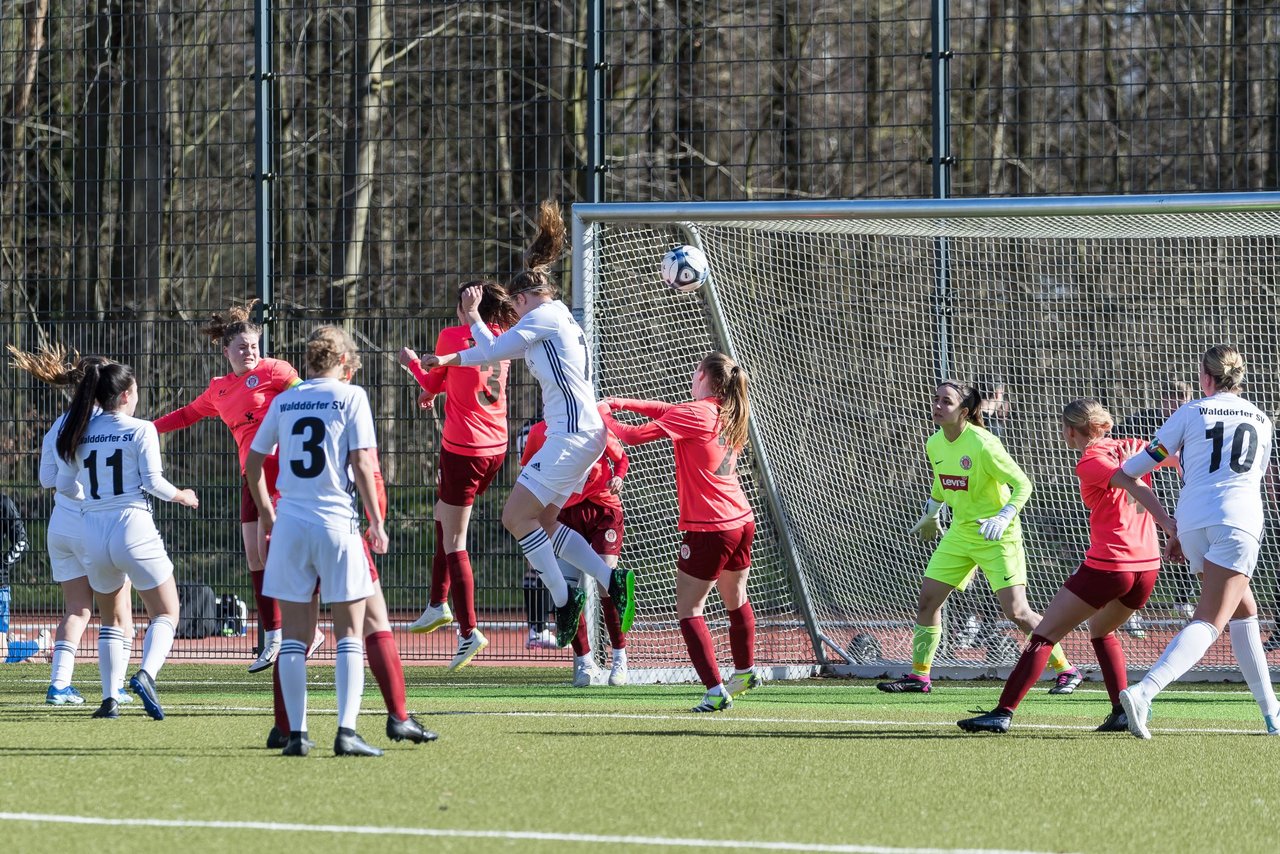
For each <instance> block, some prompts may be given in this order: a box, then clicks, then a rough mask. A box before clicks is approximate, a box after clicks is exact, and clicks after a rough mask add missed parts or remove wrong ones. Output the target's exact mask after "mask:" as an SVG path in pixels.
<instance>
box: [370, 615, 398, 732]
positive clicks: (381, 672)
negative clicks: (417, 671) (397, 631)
mask: <svg viewBox="0 0 1280 854" xmlns="http://www.w3.org/2000/svg"><path fill="white" fill-rule="evenodd" d="M364 654H365V655H366V656H368V658H369V669H370V670H371V671H373V678H374V679H375V680H377V683H378V690H380V691H381V692H382V699H383V702H385V703H386V704H387V711H388V712H389V713H390V714H391V716H392V717H393V718H395V719H396V720H398V721H402V720H404V719H405V718H407V717H409V710H408V709H406V708H405V701H404V666H403V665H401V663H400V650H398V649H396V639H395V637H394V636H393V635H392V634H391V632H374V633H373V634H371V635H369V636H368V637H367V638H365V639H364Z"/></svg>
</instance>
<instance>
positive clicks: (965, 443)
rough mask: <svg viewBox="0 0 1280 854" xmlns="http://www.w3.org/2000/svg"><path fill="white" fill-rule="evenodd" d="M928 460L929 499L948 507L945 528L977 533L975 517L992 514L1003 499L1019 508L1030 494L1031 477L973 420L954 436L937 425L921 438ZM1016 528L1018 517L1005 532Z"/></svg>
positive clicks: (968, 534)
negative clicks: (930, 468) (930, 469)
mask: <svg viewBox="0 0 1280 854" xmlns="http://www.w3.org/2000/svg"><path fill="white" fill-rule="evenodd" d="M925 452H926V453H927V454H928V455H929V462H930V464H932V466H933V489H932V490H931V491H930V495H931V496H932V498H933V500H934V501H942V502H944V503H946V504H947V505H948V506H949V507H950V508H951V528H950V530H949V531H948V532H947V533H948V534H951V533H953V532H956V533H959V534H960V535H961V536H965V537H973V538H979V539H981V537H982V534H981V533H979V531H978V524H977V522H978V520H979V519H985V518H987V517H988V516H994V515H996V514H997V513H999V512H1000V508H1002V507H1004V506H1005V505H1006V504H1012V505H1013V506H1014V507H1016V508H1017V509H1018V511H1019V513H1021V511H1022V507H1023V505H1024V504H1026V503H1027V499H1028V498H1030V497H1031V478H1029V477H1027V475H1026V473H1025V472H1023V470H1022V469H1021V468H1020V467H1019V466H1018V464H1017V463H1015V462H1014V461H1013V458H1012V457H1010V456H1009V452H1008V451H1006V450H1005V449H1004V445H1002V444H1001V443H1000V440H999V439H997V438H996V437H995V436H993V435H991V433H990V432H988V431H987V430H985V429H983V428H982V427H978V426H976V425H973V424H967V425H965V429H964V432H963V433H961V434H960V436H959V438H957V439H956V440H955V441H954V442H948V441H947V437H946V436H945V435H943V432H942V431H941V430H939V431H938V432H937V433H934V434H933V435H932V436H930V437H929V441H928V442H926V443H925ZM1019 533H1020V526H1019V524H1018V517H1017V516H1014V518H1013V524H1012V525H1010V526H1009V532H1008V534H1006V537H1008V536H1009V535H1010V534H1012V535H1014V536H1016V535H1018V534H1019Z"/></svg>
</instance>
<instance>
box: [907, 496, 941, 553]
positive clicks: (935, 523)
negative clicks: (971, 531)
mask: <svg viewBox="0 0 1280 854" xmlns="http://www.w3.org/2000/svg"><path fill="white" fill-rule="evenodd" d="M940 512H942V502H941V501H934V500H933V499H932V498H930V499H929V500H928V501H927V502H925V505H924V515H922V516H921V517H920V521H918V522H916V523H915V524H914V525H912V526H911V530H910V531H908V532H907V533H909V534H915V535H916V536H917V537H919V538H920V539H922V540H924V541H925V542H926V543H927V542H929V541H930V540H933V539H934V538H936V537H937V536H938V535H939V534H945V533H946V532H947V527H946V526H945V525H943V524H942V522H941V520H939V519H938V514H939V513H940Z"/></svg>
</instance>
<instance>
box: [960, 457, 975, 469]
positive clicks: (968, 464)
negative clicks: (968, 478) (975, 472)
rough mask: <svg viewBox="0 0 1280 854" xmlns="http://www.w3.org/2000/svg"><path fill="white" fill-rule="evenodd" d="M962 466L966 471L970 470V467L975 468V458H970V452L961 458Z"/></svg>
mask: <svg viewBox="0 0 1280 854" xmlns="http://www.w3.org/2000/svg"><path fill="white" fill-rule="evenodd" d="M960 468H962V469H964V470H965V471H968V470H969V469H971V468H973V460H971V459H969V455H968V454H965V455H964V456H963V457H961V458H960Z"/></svg>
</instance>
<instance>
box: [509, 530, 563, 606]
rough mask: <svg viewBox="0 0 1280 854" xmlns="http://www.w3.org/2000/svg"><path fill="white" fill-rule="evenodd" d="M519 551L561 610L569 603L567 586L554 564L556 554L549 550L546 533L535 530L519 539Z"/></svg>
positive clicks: (549, 544) (557, 566) (549, 541)
mask: <svg viewBox="0 0 1280 854" xmlns="http://www.w3.org/2000/svg"><path fill="white" fill-rule="evenodd" d="M520 551H522V552H524V559H525V560H527V561H529V565H530V566H532V567H533V570H534V572H536V573H538V577H539V578H541V579H542V583H543V585H544V586H545V587H546V588H547V591H548V592H549V593H550V594H551V601H552V602H554V603H555V606H556V607H557V608H563V607H564V605H565V603H566V602H568V601H569V585H567V584H565V581H564V575H563V574H562V573H561V572H560V565H559V564H558V563H556V553H555V552H554V551H553V550H552V548H551V539H550V538H549V537H548V536H547V532H546V531H544V530H542V529H541V528H535V529H534V530H533V531H530V532H529V533H528V534H525V535H524V536H523V537H521V538H520Z"/></svg>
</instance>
